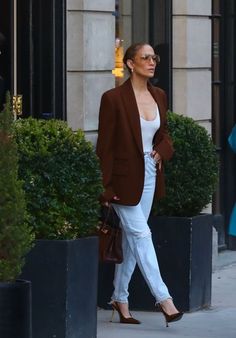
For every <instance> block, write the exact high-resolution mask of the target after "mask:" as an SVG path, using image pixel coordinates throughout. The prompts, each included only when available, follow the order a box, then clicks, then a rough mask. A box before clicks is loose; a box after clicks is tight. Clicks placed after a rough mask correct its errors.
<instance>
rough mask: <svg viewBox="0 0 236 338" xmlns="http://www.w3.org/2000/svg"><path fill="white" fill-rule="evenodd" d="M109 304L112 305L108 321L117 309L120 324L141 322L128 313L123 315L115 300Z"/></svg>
mask: <svg viewBox="0 0 236 338" xmlns="http://www.w3.org/2000/svg"><path fill="white" fill-rule="evenodd" d="M111 306H112V315H111V319H110V322H112V320H113V317H114V313H115V311H117V312H118V315H119V318H120V323H121V324H141V322H140V321H139V320H137V319H135V318H133V317H132V316H131V315H130V317H124V316H123V314H122V313H121V311H120V308H119V304H118V303H117V302H113V303H111Z"/></svg>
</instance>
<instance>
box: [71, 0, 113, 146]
mask: <svg viewBox="0 0 236 338" xmlns="http://www.w3.org/2000/svg"><path fill="white" fill-rule="evenodd" d="M114 9H115V0H67V121H68V124H69V125H70V126H71V127H72V128H73V130H77V129H78V128H81V129H83V130H84V131H85V132H86V134H87V137H88V138H89V139H91V140H94V139H95V137H96V130H97V123H98V110H99V104H100V98H101V95H102V93H103V92H104V91H106V90H107V89H110V88H112V87H114V84H115V80H114V76H113V75H112V73H111V70H112V69H113V68H114V43H115V17H114V15H112V13H113V12H114Z"/></svg>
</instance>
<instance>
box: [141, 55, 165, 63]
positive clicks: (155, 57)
mask: <svg viewBox="0 0 236 338" xmlns="http://www.w3.org/2000/svg"><path fill="white" fill-rule="evenodd" d="M140 59H141V60H144V61H149V62H150V61H151V60H152V61H153V62H156V63H160V61H161V59H160V56H159V55H158V54H145V55H142V56H140Z"/></svg>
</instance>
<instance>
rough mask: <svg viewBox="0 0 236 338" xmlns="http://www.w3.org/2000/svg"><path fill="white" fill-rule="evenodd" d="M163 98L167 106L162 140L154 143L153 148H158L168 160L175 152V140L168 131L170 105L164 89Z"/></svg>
mask: <svg viewBox="0 0 236 338" xmlns="http://www.w3.org/2000/svg"><path fill="white" fill-rule="evenodd" d="M163 99H164V106H165V116H164V119H163V126H162V131H161V140H160V142H157V143H154V147H153V149H154V150H156V151H157V152H158V153H159V154H160V156H161V158H162V159H163V160H164V161H168V160H170V159H171V157H172V156H173V154H174V148H173V142H172V140H171V137H170V135H169V132H168V125H167V116H166V112H167V107H168V105H167V97H166V93H165V92H164V91H163Z"/></svg>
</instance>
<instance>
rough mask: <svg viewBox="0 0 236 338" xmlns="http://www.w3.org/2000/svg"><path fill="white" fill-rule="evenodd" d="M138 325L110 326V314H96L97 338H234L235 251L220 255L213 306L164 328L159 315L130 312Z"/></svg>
mask: <svg viewBox="0 0 236 338" xmlns="http://www.w3.org/2000/svg"><path fill="white" fill-rule="evenodd" d="M132 314H133V316H134V317H135V318H137V319H139V320H141V322H142V324H141V325H125V324H119V323H118V315H117V316H116V318H115V319H116V322H115V323H110V322H109V319H110V316H111V311H106V310H101V309H100V310H98V331H97V338H141V337H142V338H154V337H155V338H158V337H159V338H184V337H188V338H200V337H201V338H236V251H226V252H222V253H220V254H219V257H218V262H217V268H216V270H215V271H214V272H213V275H212V306H211V308H210V309H209V310H201V311H196V312H193V313H186V314H184V317H183V319H182V320H181V321H179V322H176V323H172V324H171V323H170V326H169V327H167V328H166V327H165V322H164V317H163V316H162V314H161V313H159V312H157V313H156V312H133V313H132Z"/></svg>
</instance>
